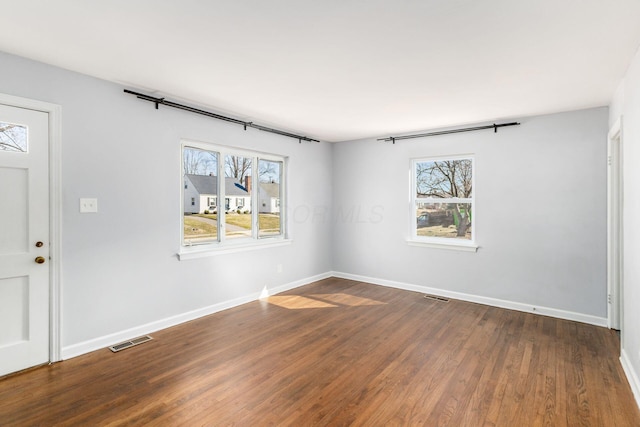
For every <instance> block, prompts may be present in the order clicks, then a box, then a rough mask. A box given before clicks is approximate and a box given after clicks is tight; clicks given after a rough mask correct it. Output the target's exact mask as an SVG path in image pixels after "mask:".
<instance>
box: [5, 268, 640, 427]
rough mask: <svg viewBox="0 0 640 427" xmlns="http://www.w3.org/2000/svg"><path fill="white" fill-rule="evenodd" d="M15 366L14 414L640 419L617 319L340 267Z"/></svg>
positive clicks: (122, 418)
mask: <svg viewBox="0 0 640 427" xmlns="http://www.w3.org/2000/svg"><path fill="white" fill-rule="evenodd" d="M151 335H152V336H153V337H154V340H153V341H150V342H148V343H145V344H142V345H140V346H137V347H133V348H131V349H128V350H124V351H122V352H120V353H115V354H114V353H111V352H110V351H109V350H106V349H105V350H100V351H96V352H93V353H90V354H87V355H84V356H80V357H77V358H74V359H71V360H67V361H64V362H61V363H56V364H54V365H52V366H44V367H40V368H37V369H33V370H31V371H28V372H24V373H20V374H17V375H13V376H9V377H5V378H4V379H0V425H3V426H14V425H19V426H31V425H42V426H49V425H77V426H97V425H158V426H180V425H185V426H200V425H207V426H217V425H223V426H225V425H236V426H269V425H278V426H287V425H291V426H311V425H323V426H343V425H354V426H383V425H384V426H386V425H406V426H419V425H426V426H441V425H442V426H443V425H449V426H509V427H511V426H538V425H555V426H640V413H639V411H638V408H637V406H636V403H635V401H634V399H633V396H632V393H631V389H630V387H629V385H628V384H627V382H626V379H625V377H624V374H623V372H622V368H621V366H620V363H619V361H618V355H619V351H620V350H619V341H618V338H617V336H616V334H615V332H613V331H610V330H608V329H605V328H599V327H595V326H590V325H586V324H581V323H575V322H570V321H564V320H558V319H553V318H549V317H543V316H536V315H532V314H527V313H520V312H515V311H509V310H504V309H499V308H493V307H488V306H484V305H478V304H471V303H466V302H460V301H453V300H452V301H449V302H439V301H434V300H430V299H425V298H424V297H423V295H422V294H419V293H415V292H408V291H402V290H397V289H391V288H385V287H379V286H375V285H370V284H365V283H360V282H353V281H348V280H343V279H327V280H323V281H320V282H317V283H314V284H311V285H307V286H304V287H301V288H298V289H295V290H293V291H290V292H286V293H283V294H280V295H277V296H274V297H271V298H269V301H259V302H253V303H249V304H245V305H242V306H240V307H236V308H233V309H230V310H226V311H224V312H220V313H217V314H214V315H211V316H208V317H205V318H202V319H198V320H195V321H192V322H189V323H186V324H183V325H179V326H176V327H173V328H170V329H167V330H163V331H159V332H156V333H154V334H151Z"/></svg>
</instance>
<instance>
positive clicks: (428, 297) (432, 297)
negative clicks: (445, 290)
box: [424, 295, 449, 302]
mask: <svg viewBox="0 0 640 427" xmlns="http://www.w3.org/2000/svg"><path fill="white" fill-rule="evenodd" d="M424 297H425V298H426V299H432V300H434V301H440V302H449V299H447V298H443V297H439V296H436V295H425V296H424Z"/></svg>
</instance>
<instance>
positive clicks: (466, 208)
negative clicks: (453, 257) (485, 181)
mask: <svg viewBox="0 0 640 427" xmlns="http://www.w3.org/2000/svg"><path fill="white" fill-rule="evenodd" d="M411 169H412V214H411V217H412V224H411V236H412V237H411V240H412V241H414V242H424V243H432V244H436V245H453V246H461V247H465V246H467V247H472V248H476V246H475V234H474V229H475V211H474V179H473V172H474V160H473V157H472V156H452V157H440V158H422V159H414V160H412V162H411Z"/></svg>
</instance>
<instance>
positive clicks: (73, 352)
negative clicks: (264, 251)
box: [61, 272, 332, 360]
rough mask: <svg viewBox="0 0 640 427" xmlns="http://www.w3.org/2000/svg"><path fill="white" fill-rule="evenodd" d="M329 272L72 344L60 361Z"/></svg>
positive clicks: (258, 297)
mask: <svg viewBox="0 0 640 427" xmlns="http://www.w3.org/2000/svg"><path fill="white" fill-rule="evenodd" d="M331 276H332V274H331V273H330V272H327V273H323V274H318V275H316V276H312V277H307V278H305V279H301V280H296V281H294V282H290V283H286V284H284V285H280V286H276V287H274V288H270V289H268V290H265V291H263V292H259V293H253V294H250V295H246V296H242V297H240V298H235V299H233V300H229V301H223V302H220V303H217V304H213V305H210V306H207V307H203V308H199V309H197V310H193V311H189V312H186V313H182V314H178V315H175V316H171V317H168V318H166V319H161V320H157V321H154V322H150V323H147V324H144V325H140V326H136V327H134V328H130V329H126V330H124V331H120V332H115V333H113V334H109V335H105V336H102V337H98V338H94V339H91V340H88V341H84V342H81V343H78V344H73V345H70V346H66V347H63V348H62V352H61V356H62V360H66V359H71V358H72V357H76V356H80V355H82V354H86V353H89V352H92V351H95V350H99V349H102V348H105V347H108V346H110V345H113V344H116V343H119V342H122V341H126V340H129V339H131V338H135V337H138V336H140V335H145V334H150V333H152V332H156V331H159V330H161V329H166V328H169V327H171V326H175V325H179V324H180V323H184V322H188V321H190V320H194V319H198V318H200V317H203V316H208V315H210V314H213V313H217V312H219V311H222V310H226V309H229V308H233V307H237V306H239V305H242V304H246V303H248V302H252V301H256V300H258V299H260V298H265V297H267V296H269V295H274V294H277V293H280V292H284V291H288V290H290V289H295V288H297V287H300V286H303V285H306V284H309V283H312V282H316V281H318V280H322V279H326V278H329V277H331Z"/></svg>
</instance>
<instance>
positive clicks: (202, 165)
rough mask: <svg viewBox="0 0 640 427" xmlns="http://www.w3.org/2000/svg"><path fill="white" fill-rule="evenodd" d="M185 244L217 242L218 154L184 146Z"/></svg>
mask: <svg viewBox="0 0 640 427" xmlns="http://www.w3.org/2000/svg"><path fill="white" fill-rule="evenodd" d="M182 163H183V168H184V189H183V190H182V191H183V195H184V197H183V199H184V215H183V217H182V219H183V221H182V226H183V233H184V244H186V245H195V244H202V243H211V242H217V241H218V218H217V212H218V211H217V208H216V200H217V197H218V181H217V176H216V175H217V172H218V153H215V152H213V151H206V150H201V149H199V148H192V147H184V149H183V151H182Z"/></svg>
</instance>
